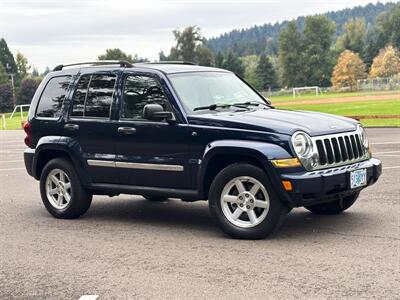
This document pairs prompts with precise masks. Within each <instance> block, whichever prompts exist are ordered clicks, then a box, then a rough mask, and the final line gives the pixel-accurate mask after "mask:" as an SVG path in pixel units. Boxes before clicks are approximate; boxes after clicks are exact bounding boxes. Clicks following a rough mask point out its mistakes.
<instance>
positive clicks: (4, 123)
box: [1, 114, 6, 129]
mask: <svg viewBox="0 0 400 300" xmlns="http://www.w3.org/2000/svg"><path fill="white" fill-rule="evenodd" d="M1 119H2V120H3V122H2V123H3V125H2V127H3V129H6V114H2V115H1Z"/></svg>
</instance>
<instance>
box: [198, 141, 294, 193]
mask: <svg viewBox="0 0 400 300" xmlns="http://www.w3.org/2000/svg"><path fill="white" fill-rule="evenodd" d="M221 154H233V155H241V156H246V157H250V158H253V159H256V160H257V161H259V162H260V163H261V165H262V166H263V167H264V169H265V171H266V172H267V175H268V176H269V178H270V180H271V181H272V182H274V181H275V180H276V179H277V178H278V179H279V177H277V174H276V172H274V170H272V168H273V167H272V165H271V163H270V162H269V160H272V159H285V158H292V157H293V156H292V155H291V154H290V153H289V152H288V151H286V150H285V149H284V148H283V147H281V146H279V145H276V144H273V143H268V142H257V141H243V140H219V141H214V142H211V143H209V144H208V145H207V146H206V149H205V151H204V154H203V157H202V159H201V163H200V168H199V172H198V178H197V182H198V189H199V194H200V195H201V196H205V194H206V191H205V190H204V183H205V180H206V173H207V169H208V167H209V164H210V162H211V160H212V158H213V157H215V156H216V155H221Z"/></svg>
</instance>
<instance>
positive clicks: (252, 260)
mask: <svg viewBox="0 0 400 300" xmlns="http://www.w3.org/2000/svg"><path fill="white" fill-rule="evenodd" d="M368 134H369V140H370V143H371V146H372V151H373V153H374V156H375V157H377V158H380V159H381V160H382V161H383V175H382V177H381V178H380V180H379V182H378V183H377V184H376V185H374V186H372V187H370V188H368V189H366V190H365V191H364V192H363V193H362V194H361V196H360V198H359V200H358V201H357V203H356V204H355V205H354V206H353V207H352V208H351V209H349V210H348V211H347V212H345V213H343V214H342V215H339V216H316V215H313V214H311V213H309V212H308V211H306V210H305V209H295V210H293V211H292V212H291V213H290V214H289V215H288V216H287V219H286V221H285V223H284V224H283V226H282V227H281V229H280V230H279V231H278V233H277V234H275V236H273V237H272V238H271V239H268V240H260V241H240V240H233V239H229V238H228V237H226V236H225V235H223V233H222V232H221V231H220V230H219V228H218V227H217V225H215V224H213V222H212V219H211V217H210V215H209V212H208V206H207V203H205V202H198V203H192V204H191V203H183V202H181V201H176V200H170V201H168V202H165V203H151V202H149V201H146V200H144V199H143V198H141V197H139V196H137V197H136V196H129V195H121V196H118V197H113V198H109V197H104V196H96V197H95V198H94V201H93V204H92V206H91V208H90V210H89V212H88V213H87V214H86V215H85V216H84V217H83V218H81V219H78V220H57V219H54V218H52V217H51V216H50V215H49V214H48V213H47V211H46V210H45V209H44V207H43V205H42V202H41V199H40V195H39V188H38V182H37V181H35V180H34V179H33V178H31V177H29V176H28V175H27V174H26V172H25V168H24V164H23V160H22V151H23V149H24V148H25V147H24V145H23V136H24V134H23V132H22V131H21V130H16V131H0V299H9V298H23V299H43V298H51V299H79V297H81V296H82V295H99V298H98V299H100V300H101V299H112V298H123V299H128V298H129V299H153V298H187V299H203V298H210V299H214V298H218V299H223V298H234V299H238V298H246V299H254V298H258V299H266V298H278V297H279V298H281V299H290V298H298V297H305V298H314V299H315V298H341V297H344V298H353V299H359V298H364V299H365V298H371V299H377V298H385V299H399V298H400V292H399V290H400V289H399V281H400V275H399V271H398V270H399V267H400V254H399V249H400V222H399V220H400V217H399V212H400V197H399V194H400V128H381V129H377V128H375V129H374V128H371V129H368Z"/></svg>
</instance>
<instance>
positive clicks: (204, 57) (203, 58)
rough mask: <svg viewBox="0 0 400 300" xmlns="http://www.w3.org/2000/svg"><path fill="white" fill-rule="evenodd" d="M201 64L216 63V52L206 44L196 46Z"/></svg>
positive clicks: (198, 61) (197, 57)
mask: <svg viewBox="0 0 400 300" xmlns="http://www.w3.org/2000/svg"><path fill="white" fill-rule="evenodd" d="M195 61H196V62H197V63H198V64H199V65H200V66H212V65H214V54H213V53H212V51H211V50H210V49H209V48H207V47H206V46H204V45H198V46H197V47H196V60H195Z"/></svg>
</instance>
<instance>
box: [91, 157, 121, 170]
mask: <svg viewBox="0 0 400 300" xmlns="http://www.w3.org/2000/svg"><path fill="white" fill-rule="evenodd" d="M87 163H88V165H89V166H93V167H109V168H115V161H110V160H98V159H88V161H87Z"/></svg>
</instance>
